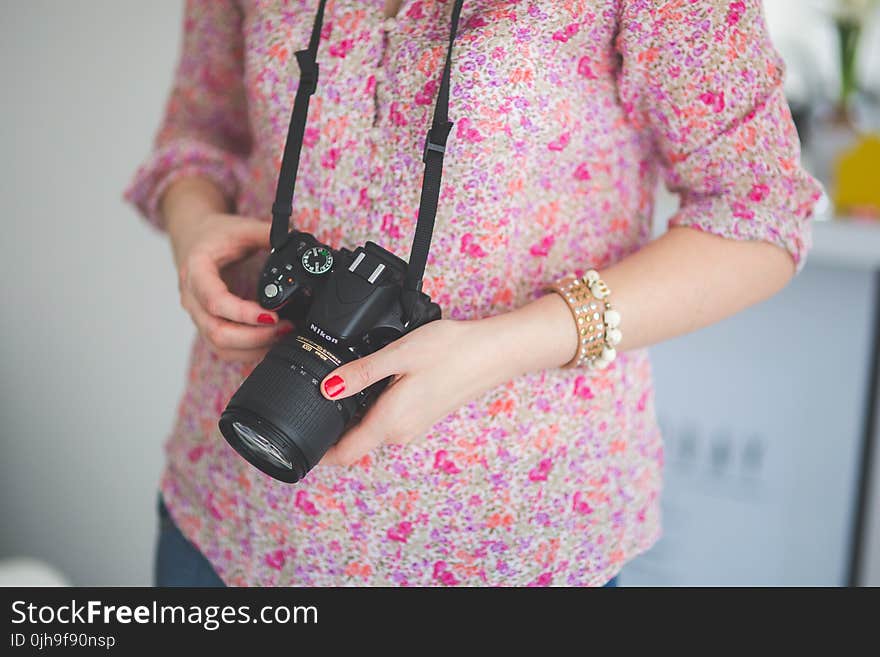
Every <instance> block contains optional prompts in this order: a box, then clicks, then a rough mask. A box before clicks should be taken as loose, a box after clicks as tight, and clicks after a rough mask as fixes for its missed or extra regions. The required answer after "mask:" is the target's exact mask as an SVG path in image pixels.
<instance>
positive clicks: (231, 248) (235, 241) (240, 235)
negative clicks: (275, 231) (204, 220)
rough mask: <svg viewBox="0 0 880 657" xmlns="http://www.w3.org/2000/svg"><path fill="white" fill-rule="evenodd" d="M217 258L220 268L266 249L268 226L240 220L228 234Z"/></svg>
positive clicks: (249, 220)
mask: <svg viewBox="0 0 880 657" xmlns="http://www.w3.org/2000/svg"><path fill="white" fill-rule="evenodd" d="M228 236H229V239H227V240H224V242H223V245H222V247H221V249H220V250H221V253H220V254H219V257H218V258H217V261H218V264H219V265H220V266H223V265H226V264H228V263H230V262H234V261H237V260H240V259H241V258H244V257H245V256H247V255H249V254H251V253H253V252H254V251H258V250H260V249H268V248H269V246H270V244H269V224H267V223H265V222H262V221H260V220H258V219H241V220H239V221H238V222H237V223H236V225H235V226H234V227H233V229H232V230H231V231H230V232H229V233H228Z"/></svg>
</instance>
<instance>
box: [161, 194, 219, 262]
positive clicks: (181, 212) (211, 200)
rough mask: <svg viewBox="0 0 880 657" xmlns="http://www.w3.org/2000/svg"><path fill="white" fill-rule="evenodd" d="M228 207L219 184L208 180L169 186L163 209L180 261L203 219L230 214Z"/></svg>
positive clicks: (163, 198)
mask: <svg viewBox="0 0 880 657" xmlns="http://www.w3.org/2000/svg"><path fill="white" fill-rule="evenodd" d="M228 205H229V204H228V202H227V200H226V198H225V197H224V196H223V193H222V192H221V191H220V189H219V188H218V187H217V185H215V184H214V183H213V182H211V181H210V180H208V179H206V178H198V177H189V178H181V179H180V180H176V181H175V182H173V183H172V184H171V185H169V186H168V189H166V190H165V193H164V194H163V195H162V198H161V199H160V201H159V209H160V212H161V214H162V218H163V220H164V222H165V227H166V230H167V231H168V236H169V238H170V240H171V246H172V249H173V251H174V258H175V261H176V262H179V258H180V255H181V253H180V252H181V251H182V250H184V249H183V248H182V245H185V244H186V243H187V242H188V241H189V240H188V236H189V235H191V234H193V233H194V231H196V230H197V229H198V226H199V223H200V219H201V218H204V217H207V216H209V215H211V214H217V213H223V212H226V211H227V210H228Z"/></svg>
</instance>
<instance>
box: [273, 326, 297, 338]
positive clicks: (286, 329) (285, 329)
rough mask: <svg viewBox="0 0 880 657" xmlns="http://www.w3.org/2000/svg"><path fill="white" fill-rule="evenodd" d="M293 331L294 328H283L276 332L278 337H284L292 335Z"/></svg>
mask: <svg viewBox="0 0 880 657" xmlns="http://www.w3.org/2000/svg"><path fill="white" fill-rule="evenodd" d="M292 331H293V327H292V326H282V327H281V328H279V329H278V330H277V331H276V334H277V335H278V336H282V335H287V334H288V333H291V332H292Z"/></svg>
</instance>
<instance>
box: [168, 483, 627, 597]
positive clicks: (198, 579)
mask: <svg viewBox="0 0 880 657" xmlns="http://www.w3.org/2000/svg"><path fill="white" fill-rule="evenodd" d="M154 577H155V582H156V586H186V587H194V586H211V587H217V586H226V585H225V584H224V583H223V580H221V579H220V577H219V576H218V575H217V573H216V572H214V569H213V568H212V567H211V564H210V563H209V562H208V560H207V559H206V558H205V556H204V555H203V554H202V553H201V552H199V549H198V548H197V547H196V546H195V545H193V544H192V543H190V542H189V541H188V540H187V538H186V537H185V536H184V535H183V534H182V533H181V532H180V530H179V529H178V528H177V525H175V524H174V521H173V520H172V519H171V516H170V515H169V514H168V509H166V508H165V503H164V502H163V501H162V498H161V497H160V498H159V544H158V546H157V548H156V570H155V575H154ZM605 586H606V587H613V586H617V578H616V577H613V578H612V579H611V581H610V582H608V583H607V584H606V585H605Z"/></svg>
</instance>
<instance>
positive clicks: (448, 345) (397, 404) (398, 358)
mask: <svg viewBox="0 0 880 657" xmlns="http://www.w3.org/2000/svg"><path fill="white" fill-rule="evenodd" d="M571 322H572V320H571V315H570V313H569V311H568V309H567V307H566V306H565V303H564V302H563V301H562V300H561V299H560V298H558V297H557V296H556V295H555V294H554V295H548V296H547V297H543V298H542V299H539V300H538V301H535V302H532V303H530V304H528V305H527V306H524V307H523V308H520V309H518V310H516V311H513V312H510V313H506V314H503V315H497V316H494V317H490V318H486V319H479V320H469V321H453V320H438V321H435V322H431V323H429V324H425V325H424V326H421V327H419V328H418V329H416V330H415V331H413V332H412V333H409V334H408V335H405V336H404V337H402V338H400V339H399V340H396V341H395V342H392V343H391V344H389V345H388V346H386V347H384V348H382V349H380V350H379V351H377V352H375V353H373V354H370V355H369V356H366V357H364V358H360V359H358V360H355V361H352V362H351V363H348V364H346V365H343V366H342V367H339V368H338V369H336V370H335V371H333V372H331V373H330V374H328V375H327V377H326V378H325V379H324V380H323V381H322V382H321V391H322V393H323V394H324V396H325V397H326V398H327V399H343V398H345V397H350V396H351V395H354V394H357V393H358V392H360V391H361V390H363V389H364V388H366V387H368V386H370V385H372V384H373V383H376V382H377V381H381V380H382V379H384V378H386V377H389V376H390V377H393V379H392V381H391V383H390V384H389V385H388V387H387V388H386V389H385V390H384V391H383V392H382V394H381V395H380V396H379V399H378V400H377V401H376V403H375V404H374V405H373V406H372V407H371V408H370V409H369V411H368V412H367V414H366V415H365V416H364V418H363V419H362V420H361V421H360V422H359V423H358V424H356V425H354V426H353V427H352V428H351V429H349V431H348V432H346V433H345V434H344V435H343V436H342V438H341V440H340V441H339V442H338V443H337V444H336V445H334V446H333V447H331V448H330V450H329V451H328V452H327V453H326V454H325V455H324V458H323V459H322V460H321V463H322V464H323V465H328V464H331V465H351V464H352V463H354V462H355V461H357V460H359V459H360V458H361V457H363V456H364V455H365V454H367V453H369V452H370V451H372V450H373V449H375V448H376V447H378V446H379V445H382V444H384V443H392V444H405V443H409V442H411V441H413V440H415V439H417V438H420V437H422V436H423V435H424V434H425V433H426V432H427V431H428V430H429V429H430V428H431V427H432V426H433V425H434V424H435V423H436V422H438V421H439V420H441V419H443V418H444V417H445V416H446V415H448V414H449V413H451V412H453V411H454V410H456V409H458V408H460V407H461V406H463V405H464V404H466V403H467V402H469V401H471V400H473V399H474V398H476V397H478V396H479V395H480V394H482V393H484V392H486V391H487V390H489V389H491V388H493V387H495V386H497V385H499V384H501V383H503V382H505V381H507V380H509V379H512V378H514V377H515V376H517V375H519V374H522V373H524V372H526V371H529V370H531V369H534V368H537V367H555V366H559V365H561V364H563V363H565V362H566V360H567V359H568V357H570V354H571V353H573V352H574V350H575V348H576V347H577V342H576V335H575V331H574V328H573V326H572V323H571ZM548 330H549V333H550V335H546V333H547V332H548ZM554 330H555V331H556V332H557V334H556V339H554V336H553V331H554ZM542 333H544V335H542ZM542 347H543V348H542Z"/></svg>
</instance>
